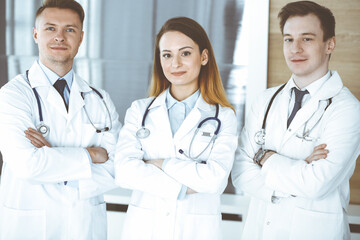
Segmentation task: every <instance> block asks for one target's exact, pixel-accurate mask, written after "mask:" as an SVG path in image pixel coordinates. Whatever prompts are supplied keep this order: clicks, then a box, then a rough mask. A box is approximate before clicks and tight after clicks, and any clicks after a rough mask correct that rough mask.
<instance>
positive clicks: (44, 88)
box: [28, 61, 92, 122]
mask: <svg viewBox="0 0 360 240" xmlns="http://www.w3.org/2000/svg"><path fill="white" fill-rule="evenodd" d="M28 76H29V81H30V84H31V87H32V88H36V90H37V91H38V93H39V95H40V97H41V98H42V99H46V101H47V102H48V103H50V104H51V105H53V107H54V108H56V109H57V110H58V111H59V112H60V113H62V115H63V116H64V117H66V118H67V119H68V122H70V120H71V119H72V118H73V117H74V116H75V114H76V113H77V112H78V111H80V110H81V108H82V107H83V106H84V105H85V103H84V100H83V99H82V97H81V92H89V91H92V89H91V88H90V87H89V85H88V84H87V83H86V82H85V81H84V80H83V79H82V78H81V77H80V76H79V75H77V74H76V73H74V79H73V83H72V86H71V90H70V98H69V112H67V111H66V109H65V106H63V100H62V98H61V96H60V95H59V94H58V92H57V91H56V90H55V88H54V87H53V86H52V85H51V84H50V82H49V80H48V79H47V77H46V76H45V74H44V72H43V71H42V69H41V68H40V66H39V64H38V63H37V61H35V62H34V64H33V65H32V66H31V68H30V69H29V75H28ZM60 103H61V104H60Z"/></svg>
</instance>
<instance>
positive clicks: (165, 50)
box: [162, 46, 194, 52]
mask: <svg viewBox="0 0 360 240" xmlns="http://www.w3.org/2000/svg"><path fill="white" fill-rule="evenodd" d="M186 48H191V49H194V48H193V47H190V46H185V47H182V48H179V51H181V50H184V49H186ZM162 52H171V51H170V50H167V49H164V50H162Z"/></svg>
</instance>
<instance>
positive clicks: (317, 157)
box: [310, 154, 327, 161]
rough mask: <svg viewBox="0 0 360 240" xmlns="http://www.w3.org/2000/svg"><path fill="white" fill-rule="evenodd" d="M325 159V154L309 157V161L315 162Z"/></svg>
mask: <svg viewBox="0 0 360 240" xmlns="http://www.w3.org/2000/svg"><path fill="white" fill-rule="evenodd" d="M326 157H327V155H326V154H317V155H313V156H311V157H310V160H312V161H317V160H320V159H325V158H326Z"/></svg>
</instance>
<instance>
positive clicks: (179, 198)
mask: <svg viewBox="0 0 360 240" xmlns="http://www.w3.org/2000/svg"><path fill="white" fill-rule="evenodd" d="M186 191H187V186H185V185H182V187H181V190H180V193H179V196H178V198H177V199H178V200H183V199H184V198H185V196H186Z"/></svg>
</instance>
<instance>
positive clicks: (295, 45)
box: [290, 40, 302, 53]
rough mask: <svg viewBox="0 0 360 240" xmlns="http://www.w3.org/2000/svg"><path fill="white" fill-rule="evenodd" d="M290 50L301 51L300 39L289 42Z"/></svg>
mask: <svg viewBox="0 0 360 240" xmlns="http://www.w3.org/2000/svg"><path fill="white" fill-rule="evenodd" d="M290 50H291V52H292V53H299V52H302V42H301V40H294V41H293V43H292V44H291V48H290Z"/></svg>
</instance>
